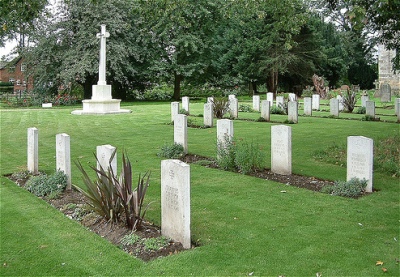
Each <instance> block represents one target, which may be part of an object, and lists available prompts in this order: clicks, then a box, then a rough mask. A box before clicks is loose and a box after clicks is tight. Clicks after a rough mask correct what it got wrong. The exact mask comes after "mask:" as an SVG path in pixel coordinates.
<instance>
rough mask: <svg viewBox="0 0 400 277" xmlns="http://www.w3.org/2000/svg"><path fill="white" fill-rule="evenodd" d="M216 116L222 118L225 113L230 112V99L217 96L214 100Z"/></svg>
mask: <svg viewBox="0 0 400 277" xmlns="http://www.w3.org/2000/svg"><path fill="white" fill-rule="evenodd" d="M212 105H213V110H214V116H215V117H216V118H222V117H223V116H224V114H226V113H227V112H229V100H227V99H226V98H223V97H215V98H214V100H213V101H212Z"/></svg>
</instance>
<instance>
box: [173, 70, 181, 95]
mask: <svg viewBox="0 0 400 277" xmlns="http://www.w3.org/2000/svg"><path fill="white" fill-rule="evenodd" d="M174 77H175V79H174V97H173V98H174V100H176V101H179V100H180V98H181V81H182V79H183V76H182V75H179V74H177V73H176V72H175V73H174Z"/></svg>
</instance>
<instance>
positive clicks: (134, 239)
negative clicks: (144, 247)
mask: <svg viewBox="0 0 400 277" xmlns="http://www.w3.org/2000/svg"><path fill="white" fill-rule="evenodd" d="M140 240H141V238H140V237H139V236H138V235H136V234H129V235H125V236H124V237H123V238H122V239H121V241H120V242H121V244H122V245H125V246H128V245H134V244H135V243H138V242H139V241H140Z"/></svg>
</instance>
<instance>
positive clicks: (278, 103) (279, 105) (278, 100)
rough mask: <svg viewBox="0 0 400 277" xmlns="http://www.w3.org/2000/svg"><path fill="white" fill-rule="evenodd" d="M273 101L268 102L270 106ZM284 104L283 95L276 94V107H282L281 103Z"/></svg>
mask: <svg viewBox="0 0 400 277" xmlns="http://www.w3.org/2000/svg"><path fill="white" fill-rule="evenodd" d="M272 104H273V103H270V106H271V107H272ZM284 104H285V97H283V96H277V97H276V106H277V107H283V105H284Z"/></svg>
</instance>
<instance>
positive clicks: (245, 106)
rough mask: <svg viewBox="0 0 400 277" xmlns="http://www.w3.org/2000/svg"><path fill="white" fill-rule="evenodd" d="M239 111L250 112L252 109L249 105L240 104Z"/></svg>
mask: <svg viewBox="0 0 400 277" xmlns="http://www.w3.org/2000/svg"><path fill="white" fill-rule="evenodd" d="M239 112H245V113H251V112H254V110H253V109H252V108H251V107H250V106H249V105H243V104H240V106H239Z"/></svg>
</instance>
